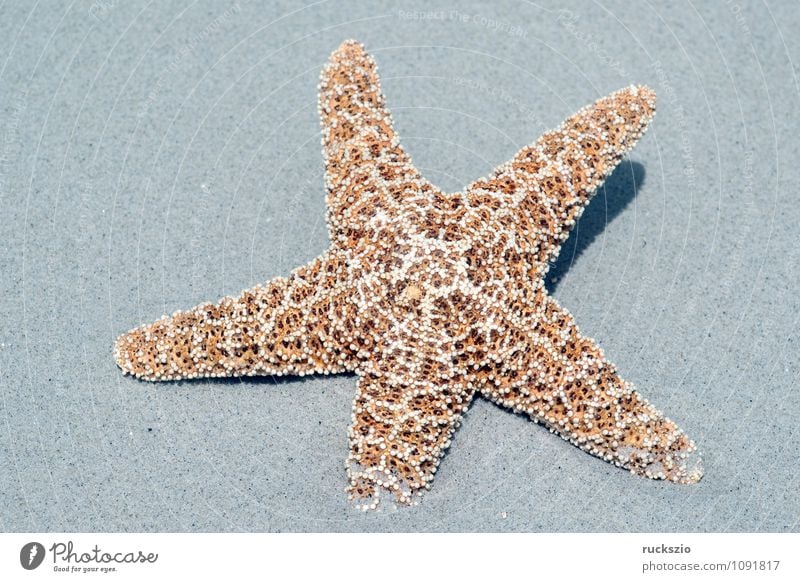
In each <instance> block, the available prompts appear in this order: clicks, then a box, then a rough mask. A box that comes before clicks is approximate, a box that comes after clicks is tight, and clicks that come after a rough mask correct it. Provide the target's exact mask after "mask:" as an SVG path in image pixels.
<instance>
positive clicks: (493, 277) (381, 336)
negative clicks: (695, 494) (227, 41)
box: [114, 41, 702, 509]
mask: <svg viewBox="0 0 800 582" xmlns="http://www.w3.org/2000/svg"><path fill="white" fill-rule="evenodd" d="M319 112H320V117H321V120H322V142H323V154H324V157H325V185H326V189H327V197H326V201H327V206H328V215H327V223H328V228H329V232H330V239H331V246H330V247H329V248H328V249H327V250H326V251H325V252H323V253H322V254H321V255H320V256H319V257H317V258H316V259H314V260H312V261H311V262H310V263H308V264H307V265H304V266H301V267H298V268H296V269H295V270H293V271H292V272H291V274H290V275H289V276H288V277H287V278H284V277H278V278H275V279H272V280H271V281H269V282H267V283H266V284H264V285H258V286H256V287H254V288H252V289H249V290H246V291H243V292H242V293H241V295H239V296H238V297H225V298H223V299H221V300H220V301H219V302H217V303H204V304H202V305H198V306H197V307H194V308H193V309H191V310H189V311H185V312H184V311H178V312H176V313H174V314H173V315H172V316H171V317H167V316H163V317H162V318H161V319H159V320H158V321H156V322H155V323H152V324H150V325H145V326H142V327H139V328H137V329H134V330H132V331H130V332H128V333H127V334H124V335H122V336H120V337H119V338H118V340H117V342H116V345H115V349H114V356H115V359H116V362H117V364H118V365H119V366H120V367H121V368H122V370H123V371H124V372H125V373H128V374H132V375H134V376H136V377H137V378H141V379H144V380H152V381H156V380H178V379H191V378H214V377H223V376H253V375H277V376H281V375H287V374H288V375H299V376H304V375H306V374H332V373H341V372H354V373H355V374H356V375H357V376H358V388H357V395H356V398H355V402H354V404H353V409H352V426H351V427H350V429H349V443H350V453H349V456H348V458H347V461H346V463H345V464H346V469H347V475H348V478H349V486H348V488H347V490H348V492H349V494H350V498H351V499H353V500H355V502H356V503H357V504H358V505H359V506H360V507H363V508H364V509H366V508H375V507H377V505H378V502H379V499H380V497H381V493H382V492H384V493H387V492H388V493H389V494H392V495H393V496H394V497H393V498H394V500H395V501H396V502H399V503H409V502H412V501H415V500H416V499H417V496H418V495H421V494H422V492H423V491H424V490H426V489H429V488H430V486H431V482H432V480H433V478H434V474H435V473H436V470H437V467H438V465H439V462H440V460H441V458H442V456H443V455H444V453H445V451H446V450H447V448H448V447H449V446H450V443H451V440H452V438H453V434H454V431H455V429H456V428H457V426H458V425H459V423H460V420H461V418H462V415H463V414H464V413H465V411H466V410H467V408H468V407H469V405H470V403H471V402H472V400H473V398H474V397H475V396H476V395H481V396H483V397H485V398H487V399H489V400H491V401H493V402H495V403H497V404H499V405H500V406H502V407H505V408H508V409H509V410H511V411H514V412H517V413H521V414H524V415H527V416H529V417H530V418H531V419H533V420H534V421H535V422H537V423H541V424H543V425H545V426H546V427H547V428H548V429H550V431H551V432H554V433H557V434H558V435H560V436H561V437H562V438H564V439H566V440H568V441H569V442H571V443H573V444H574V445H577V446H578V447H580V448H582V449H584V450H585V451H588V452H589V453H591V454H593V455H596V456H597V457H600V458H602V459H604V460H606V461H609V462H611V463H613V464H615V465H618V466H620V467H623V468H626V469H629V470H630V471H631V472H633V473H635V474H637V475H641V476H646V477H650V478H653V479H667V480H670V481H674V482H677V483H694V482H696V481H698V480H699V479H700V477H701V476H702V465H701V459H700V456H699V453H697V450H696V447H695V444H694V443H693V442H692V441H691V440H690V439H689V438H688V437H687V436H686V434H685V433H684V432H683V431H682V430H681V429H680V428H679V427H678V426H677V425H676V424H675V423H674V422H672V421H671V420H669V419H668V418H666V417H665V416H663V415H662V414H661V413H660V412H659V411H658V410H656V408H654V407H653V406H652V405H651V404H649V403H648V401H647V400H645V399H644V398H643V397H642V396H641V395H640V394H639V392H637V391H636V390H635V389H634V387H633V386H632V385H631V384H629V383H628V382H626V381H625V380H623V379H622V378H620V376H619V375H618V374H617V371H616V369H615V367H614V366H613V365H612V364H611V363H609V362H608V361H607V360H606V359H605V357H604V355H603V352H602V351H601V349H600V348H599V347H598V346H597V344H596V343H595V342H594V341H593V340H591V339H590V338H588V337H586V336H583V335H581V333H580V331H579V330H578V327H577V326H576V324H575V322H574V320H573V318H572V316H571V315H570V314H569V312H568V311H567V310H566V309H564V308H563V307H561V306H560V305H559V304H558V302H557V301H556V300H555V299H554V298H553V297H551V296H550V295H549V294H548V293H547V291H546V289H545V286H544V277H545V274H546V273H547V271H548V268H549V265H550V263H551V262H552V261H553V260H554V259H555V258H556V256H557V254H558V251H559V247H560V246H561V244H562V243H563V241H564V240H565V239H566V238H567V236H568V235H569V232H570V229H571V228H572V227H573V225H574V224H575V221H576V220H577V219H578V218H579V216H580V214H581V212H582V211H583V209H584V207H585V206H586V204H587V203H588V202H589V200H590V199H591V197H592V195H593V194H594V192H595V191H596V190H597V189H598V187H599V186H600V185H601V184H602V183H603V181H604V180H605V179H606V178H607V177H608V176H609V175H610V174H611V172H612V170H613V169H614V168H615V167H616V166H617V164H618V163H619V162H620V161H621V159H622V157H623V155H625V154H626V153H627V152H628V151H629V150H630V149H631V148H632V147H633V146H634V145H635V144H636V142H637V141H638V140H639V138H640V137H641V136H642V135H643V133H644V131H645V130H646V128H647V126H648V124H649V123H650V121H651V119H652V118H653V115H654V113H655V94H654V92H653V91H652V90H651V89H649V88H647V87H644V86H631V87H628V88H626V89H622V90H620V91H617V92H615V93H612V94H611V95H609V96H607V97H604V98H602V99H600V100H598V101H597V102H595V103H594V104H592V105H589V106H587V107H584V108H583V109H581V110H580V111H578V112H577V113H575V114H574V115H572V116H571V117H569V118H568V119H567V120H566V121H564V122H563V123H562V124H561V125H560V126H559V127H558V128H557V129H555V130H553V131H550V132H547V133H545V134H544V135H543V136H542V137H540V138H539V139H538V140H537V141H536V142H534V143H533V144H532V145H530V146H528V147H525V148H523V149H522V150H521V151H520V152H519V153H517V154H516V155H515V156H514V158H513V159H512V160H511V161H509V162H507V163H505V164H503V165H501V166H499V167H498V168H496V169H495V170H494V171H493V172H492V174H491V175H490V176H489V177H485V178H480V179H478V180H476V181H475V182H473V183H472V184H470V185H469V186H467V187H466V188H465V189H464V191H463V192H457V193H451V194H448V193H444V192H442V191H441V190H439V189H438V188H436V187H435V186H434V185H433V184H431V183H430V182H428V181H427V180H426V179H425V178H423V177H422V175H421V174H420V173H419V171H418V170H417V169H416V168H415V167H414V165H413V164H412V162H411V158H410V157H409V155H408V154H407V153H406V152H405V150H404V149H403V148H402V146H401V145H400V143H399V139H398V136H397V134H396V133H395V131H394V129H393V127H392V119H391V116H390V113H389V111H388V109H387V107H386V102H385V98H384V96H383V94H382V92H381V88H380V82H379V79H378V75H377V67H376V65H375V62H374V60H373V59H372V57H370V56H369V55H368V54H367V53H366V52H365V50H364V47H363V46H362V45H361V44H359V43H356V42H354V41H346V42H344V43H343V44H342V45H341V46H340V47H339V48H338V49H337V50H336V51H335V52H334V53H333V54H332V55H331V57H330V60H329V62H328V63H327V65H326V66H325V67H324V69H323V71H322V76H321V83H320V93H319Z"/></svg>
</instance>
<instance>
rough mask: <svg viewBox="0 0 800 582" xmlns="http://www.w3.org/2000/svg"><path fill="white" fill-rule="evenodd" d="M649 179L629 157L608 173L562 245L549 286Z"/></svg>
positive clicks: (548, 282) (551, 268) (558, 279)
mask: <svg viewBox="0 0 800 582" xmlns="http://www.w3.org/2000/svg"><path fill="white" fill-rule="evenodd" d="M644 179H645V170H644V166H643V165H642V164H640V163H639V162H633V161H630V160H626V161H625V162H623V163H621V164H620V165H619V166H617V169H616V170H614V172H613V173H612V174H611V175H610V176H609V177H608V179H607V180H606V182H605V184H604V185H603V187H602V188H600V190H599V191H598V192H597V194H596V195H595V197H594V199H593V200H592V201H591V202H590V203H589V205H588V206H586V210H584V212H583V215H581V218H580V220H578V222H577V223H576V225H575V229H574V230H573V231H572V234H571V235H570V237H569V238H568V239H567V240H566V242H565V243H564V245H563V246H562V247H561V252H560V253H559V255H558V259H556V261H555V262H554V263H553V264H551V265H550V271H549V272H548V273H547V278H546V286H547V290H548V291H550V292H552V291H553V290H554V289H555V288H556V287H557V286H558V283H559V281H561V280H562V279H563V278H564V275H566V274H567V271H569V269H570V267H571V266H572V264H573V263H574V262H575V259H577V258H578V257H580V256H581V254H583V252H584V251H585V250H586V249H587V248H588V247H589V245H590V244H592V243H593V242H594V240H595V239H596V238H597V237H598V236H600V234H601V233H602V232H603V229H604V228H605V227H606V225H607V224H608V223H609V222H611V221H612V220H614V218H616V217H617V216H619V215H620V214H621V213H622V211H623V210H624V209H625V207H627V206H628V204H630V203H631V201H632V200H633V199H634V198H636V194H637V193H638V189H639V188H641V186H642V184H643V183H644Z"/></svg>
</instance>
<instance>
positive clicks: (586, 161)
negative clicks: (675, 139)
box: [467, 86, 656, 264]
mask: <svg viewBox="0 0 800 582" xmlns="http://www.w3.org/2000/svg"><path fill="white" fill-rule="evenodd" d="M655 105H656V98H655V93H654V92H653V91H652V90H651V89H649V88H647V87H644V86H631V87H628V88H626V89H622V90H620V91H617V92H615V93H612V94H611V95H608V96H607V97H604V98H602V99H600V100H598V101H596V102H595V103H593V104H592V105H589V106H587V107H584V108H583V109H581V110H580V111H578V112H577V113H575V114H574V115H573V116H571V117H570V118H568V119H567V120H566V121H564V122H563V123H562V124H561V125H560V126H559V127H558V128H556V129H555V130H553V131H549V132H547V133H545V134H544V135H543V136H542V137H540V138H539V139H538V140H537V141H536V142H535V143H533V144H532V145H530V146H528V147H525V148H523V149H522V150H520V152H519V153H517V154H516V155H515V156H514V158H513V159H512V160H511V161H509V162H507V163H505V164H503V165H501V166H499V167H497V168H496V169H495V170H494V172H493V173H492V174H491V175H490V176H489V177H488V178H481V179H480V180H477V181H476V182H474V183H472V184H471V185H470V186H468V187H467V193H468V194H469V195H470V196H471V198H472V199H474V200H476V201H481V200H483V201H484V202H485V204H488V205H490V206H494V207H495V208H497V207H501V205H502V203H503V202H505V201H508V200H510V201H512V202H513V203H512V208H513V212H512V217H513V220H515V221H516V230H517V232H518V233H519V235H521V237H522V238H523V240H526V241H527V243H528V245H529V246H530V247H532V248H536V249H537V255H538V260H539V261H540V263H541V264H547V263H548V262H549V261H552V260H554V259H555V258H556V256H557V255H558V251H559V248H560V246H561V244H562V243H563V241H564V240H566V238H567V237H568V236H569V232H570V230H571V229H572V227H573V226H574V225H575V221H576V220H577V219H578V218H579V217H580V215H581V213H582V212H583V209H584V208H585V206H586V204H588V202H589V200H591V198H592V196H593V195H594V193H595V192H596V191H597V189H598V188H599V187H600V186H601V185H602V184H603V181H604V180H605V179H606V178H607V177H608V176H609V175H610V174H611V172H612V171H613V170H614V168H615V167H616V166H617V165H618V164H619V162H620V161H621V159H622V157H623V156H624V155H625V154H626V153H627V152H628V151H630V150H631V149H632V148H633V147H634V145H636V143H637V142H638V140H639V138H641V136H642V135H643V134H644V132H645V130H646V129H647V126H648V124H649V123H650V121H651V120H652V118H653V115H654V114H655Z"/></svg>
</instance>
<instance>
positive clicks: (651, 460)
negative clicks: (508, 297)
mask: <svg viewBox="0 0 800 582" xmlns="http://www.w3.org/2000/svg"><path fill="white" fill-rule="evenodd" d="M539 312H540V314H539V316H538V319H537V321H536V322H535V323H533V324H531V322H527V323H522V322H519V321H516V322H515V321H511V322H510V323H508V325H509V328H510V329H512V330H515V331H512V332H511V333H509V334H508V335H507V340H506V343H505V345H504V347H503V349H502V350H499V351H498V354H497V355H496V360H495V362H494V364H493V365H492V366H491V369H490V371H489V372H488V374H486V377H485V378H484V385H483V388H481V393H482V394H483V395H484V396H485V397H487V398H489V399H490V400H492V401H494V402H496V403H498V404H501V405H503V406H505V407H508V408H511V409H513V410H514V411H516V412H520V413H526V414H528V415H530V416H531V417H532V418H533V419H534V420H535V421H537V422H541V423H543V424H545V425H546V426H547V427H548V428H549V429H550V430H551V431H553V432H556V433H558V434H559V435H560V436H561V437H562V438H564V439H566V440H568V441H570V442H571V443H573V444H575V445H577V446H578V447H580V448H582V449H584V450H586V451H588V452H589V453H591V454H593V455H596V456H598V457H600V458H602V459H604V460H606V461H609V462H612V463H614V464H616V465H618V466H621V467H624V468H627V469H629V470H630V471H631V472H633V473H635V474H638V475H643V476H647V477H650V478H652V479H669V480H671V481H674V482H677V483H695V482H697V481H699V480H700V478H701V477H702V474H703V470H702V463H701V458H700V455H699V453H697V450H696V447H695V444H694V442H692V441H691V440H690V439H689V438H688V437H687V436H686V434H684V432H683V431H682V430H681V429H680V428H678V426H677V425H676V424H675V423H674V422H672V421H671V420H669V419H668V418H666V417H664V416H663V415H662V414H661V413H660V412H659V411H658V410H656V409H655V408H654V407H653V406H652V405H651V404H650V403H648V402H647V400H645V399H644V398H643V397H642V396H641V395H640V394H639V393H638V392H637V391H636V390H634V388H633V387H632V386H631V385H630V384H629V383H628V382H626V381H624V380H623V379H622V378H620V376H619V375H618V374H617V371H616V369H615V368H614V366H613V365H612V364H611V363H609V362H608V361H607V360H606V359H605V358H604V356H603V352H602V350H601V349H600V348H599V347H598V346H597V345H596V344H595V343H594V341H592V340H591V339H589V338H587V337H584V336H582V335H581V334H580V332H579V330H578V327H577V326H576V325H575V323H574V320H573V318H572V316H571V315H570V314H569V313H568V312H567V311H566V310H565V309H563V308H562V307H560V306H559V305H558V303H557V302H556V301H555V299H553V298H551V297H549V296H547V295H544V296H543V302H542V308H541V309H540V310H539Z"/></svg>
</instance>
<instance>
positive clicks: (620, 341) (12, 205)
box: [0, 0, 800, 532]
mask: <svg viewBox="0 0 800 582" xmlns="http://www.w3.org/2000/svg"><path fill="white" fill-rule="evenodd" d="M563 10H567V11H566V12H565V11H563ZM798 29H800V16H799V12H798V10H797V8H796V6H795V3H794V2H788V1H787V2H778V1H774V0H770V1H768V2H762V1H753V2H748V1H745V0H733V1H730V2H725V1H720V2H688V1H674V2H637V3H630V2H622V1H617V0H614V1H610V0H605V1H604V2H597V3H596V2H567V3H563V2H554V1H549V0H542V1H541V2H511V1H508V2H493V3H491V5H489V3H484V2H458V3H455V2H452V3H436V5H435V7H431V6H429V5H428V3H423V2H419V3H366V2H338V1H329V2H324V1H323V2H318V3H315V4H309V5H306V6H304V5H302V4H298V3H290V2H283V1H281V2H264V3H256V2H246V1H243V0H240V1H239V2H238V3H236V2H231V3H228V2H152V3H145V2H120V1H116V2H115V1H113V0H106V1H103V0H96V1H94V2H91V1H86V2H74V3H71V4H67V3H61V2H55V1H52V2H39V3H36V4H35V6H34V3H32V2H31V3H29V2H15V1H6V2H5V3H3V5H2V7H1V8H0V135H2V138H1V139H0V202H1V206H0V241H1V242H0V318H2V319H1V322H2V325H1V326H0V530H2V531H29V530H48V531H51V530H52V531H55V530H71V531H72V530H76V531H91V530H102V531H229V530H233V531H387V530H388V531H659V530H664V531H779V532H780V531H797V530H798V528H799V527H800V525H799V524H800V502H799V501H798V498H799V497H800V496H798V492H799V491H800V479H799V478H798V449H799V448H800V432H799V431H798V420H797V419H798V413H799V412H800V391H798V382H797V378H798V374H799V373H800V365H799V363H798V347H799V345H800V344H799V342H800V338H799V337H798V332H797V323H798V308H800V298H798V285H797V282H798V275H800V244H798V233H797V226H798V220H799V219H800V210H798V194H797V184H798V183H800V163H798V161H797V155H798V150H800V147H799V146H800V140H799V139H798V129H799V128H798V111H800V108H798V105H800V92H799V91H798V89H799V88H800V85H799V84H798V78H797V75H798V71H797V69H796V65H797V63H798V62H800V37H798V35H797V34H796V31H797V30H798ZM347 38H356V39H358V40H361V41H362V42H364V43H365V44H366V45H367V48H368V50H369V51H370V52H371V53H372V54H374V55H375V57H376V59H377V60H378V64H379V66H380V71H381V74H382V79H383V88H384V91H385V93H386V95H387V99H388V102H389V105H390V107H391V108H392V110H393V112H394V117H395V124H396V127H397V129H398V131H399V133H400V135H401V137H402V139H403V142H404V144H405V145H406V147H407V149H408V150H409V151H410V153H411V154H412V156H413V157H414V160H415V162H416V163H417V165H418V166H419V167H420V168H421V169H422V170H423V171H424V173H425V174H426V175H427V176H428V177H429V178H430V179H432V180H433V181H434V182H436V183H437V184H439V185H440V186H442V187H443V188H444V189H446V190H449V191H453V190H458V189H460V188H461V187H462V186H464V185H465V184H467V183H468V182H470V181H471V180H473V179H474V178H476V177H478V176H481V175H484V174H486V173H488V172H489V171H490V169H491V168H493V167H494V166H495V165H497V164H499V163H501V162H503V161H505V160H507V159H508V158H509V157H511V156H512V155H513V154H514V153H515V152H516V151H517V150H518V149H519V148H520V147H522V146H524V145H526V144H528V143H530V142H531V141H533V140H534V139H535V138H536V137H537V136H538V135H539V134H540V133H542V131H544V130H545V129H547V128H550V127H553V126H555V125H557V124H558V123H559V122H560V121H561V120H562V119H563V118H564V117H566V116H567V115H568V114H570V113H572V112H573V111H575V110H576V109H577V108H579V107H581V106H582V105H584V104H586V103H589V102H591V101H593V100H594V99H596V98H598V97H600V96H602V95H605V94H607V93H609V92H611V91H613V90H615V89H618V88H620V87H623V86H626V85H628V84H630V83H647V84H649V85H651V86H652V87H654V88H655V89H656V90H657V92H658V94H659V99H660V101H659V112H658V115H657V116H656V120H655V122H654V124H653V125H652V127H651V129H650V131H649V133H648V134H647V136H646V137H645V138H644V139H643V141H642V142H641V143H640V145H639V146H638V147H637V148H636V150H635V151H634V152H633V153H632V155H631V157H630V161H629V162H625V163H623V164H622V166H621V167H620V168H619V169H618V170H617V172H616V173H615V174H614V175H613V176H612V178H611V179H610V180H609V182H608V185H607V187H606V188H605V190H604V191H602V192H600V194H599V195H598V196H597V198H596V199H595V201H593V202H592V204H591V206H590V208H589V210H587V213H586V214H585V215H584V218H583V219H582V220H581V221H580V224H579V226H578V228H577V230H576V232H575V233H574V234H573V236H572V238H571V239H570V241H569V242H568V243H567V244H566V245H565V247H564V249H563V251H562V255H561V257H560V259H559V262H558V263H557V264H556V266H555V267H554V269H553V271H552V273H551V274H552V277H551V278H550V280H549V281H548V285H549V287H550V288H551V289H552V290H553V292H554V294H555V295H556V297H557V298H558V299H559V300H560V301H561V303H562V304H563V305H564V306H566V307H567V308H568V309H570V310H571V311H572V313H573V314H574V315H575V317H576V319H577V321H578V322H579V324H580V326H581V329H582V330H583V332H584V333H586V334H587V335H589V336H592V337H594V338H596V339H597V340H598V341H599V342H600V344H601V345H602V346H603V348H604V350H605V352H606V354H607V356H608V357H609V358H610V359H611V360H612V361H614V362H615V363H616V364H617V366H618V367H619V369H620V370H621V372H622V374H623V376H624V377H625V378H627V379H629V380H630V381H631V382H633V383H634V384H636V385H637V386H638V387H639V389H640V390H641V391H642V393H643V394H644V395H645V396H646V397H647V398H648V399H650V400H651V401H653V402H654V403H655V404H656V405H657V406H658V407H659V408H661V409H663V410H665V411H666V412H667V414H668V415H669V416H670V417H672V418H674V419H675V420H676V421H678V422H679V424H680V425H681V426H682V427H684V428H685V429H686V431H687V432H688V433H689V434H690V435H691V436H692V437H693V438H694V439H695V440H696V441H697V443H698V444H699V446H700V448H701V449H702V451H703V453H704V459H705V466H706V476H705V478H704V479H703V480H702V482H701V483H700V484H698V485H696V486H693V487H682V486H676V485H673V484H669V483H663V482H652V481H648V480H643V479H638V478H634V477H632V476H631V475H629V474H628V473H626V472H624V471H621V470H619V469H616V468H614V467H612V466H611V465H608V464H606V463H604V462H602V461H600V460H597V459H595V458H593V457H591V456H589V455H587V454H586V453H584V452H581V451H580V450H578V449H576V448H574V447H572V446H571V445H569V444H567V443H566V442H564V441H562V440H560V439H558V438H556V437H555V436H553V435H550V434H549V433H548V432H547V431H546V430H544V429H543V428H541V427H539V426H537V425H535V424H533V423H532V422H530V421H528V420H526V419H525V418H522V417H520V416H514V415H512V414H509V413H507V412H505V411H504V410H501V409H499V408H497V407H495V406H493V405H491V404H490V403H488V402H486V401H483V400H478V401H477V402H476V403H475V404H474V406H473V407H472V408H471V410H470V411H469V413H468V414H467V416H466V418H465V420H464V423H463V425H462V427H461V429H460V430H459V431H458V432H457V434H456V437H455V439H454V441H453V445H452V447H451V449H450V451H449V453H448V454H447V456H446V458H445V459H444V461H443V463H442V465H441V468H440V471H439V473H438V474H437V477H436V480H435V482H434V486H433V489H432V490H431V491H430V492H429V493H428V494H427V495H426V496H425V497H424V499H423V501H422V503H421V504H420V505H419V506H417V507H414V508H411V509H407V508H400V509H397V508H391V507H388V506H387V507H385V508H384V510H383V511H382V512H379V513H370V514H365V515H364V514H361V513H359V512H357V511H356V510H354V509H352V508H351V507H350V506H349V504H348V502H347V500H346V496H345V494H344V487H345V472H344V459H345V457H346V455H347V427H348V424H349V420H350V405H351V400H352V398H353V395H354V391H355V378H354V377H352V376H337V377H324V378H305V379H302V380H301V379H282V380H278V379H274V378H269V377H267V378H262V379H255V380H252V379H249V380H243V381H240V380H229V381H196V382H180V383H173V384H149V383H141V382H137V381H135V380H133V379H131V378H129V377H123V376H122V374H121V373H120V372H119V370H118V369H117V367H116V366H115V364H114V362H113V360H112V355H111V347H112V343H113V340H114V338H115V337H116V336H117V335H118V334H120V333H122V332H124V331H126V330H128V329H130V328H131V327H134V326H136V325H139V324H141V323H145V322H149V321H151V320H154V319H156V318H157V317H159V316H161V315H162V314H163V313H171V312H172V311H174V310H176V309H179V308H188V307H191V306H192V305H194V304H196V303H199V302H202V301H205V300H212V299H213V300H216V299H218V298H219V297H220V296H222V295H225V294H236V293H238V292H239V291H240V290H241V289H243V288H246V287H250V286H252V285H254V284H256V283H259V282H263V281H266V280H268V279H270V278H271V277H274V276H276V275H286V274H287V273H288V272H289V271H290V270H291V269H292V268H293V267H294V266H296V265H299V264H301V263H304V262H306V261H308V260H310V259H311V258H313V257H314V256H316V255H317V254H319V253H320V252H321V251H323V250H324V249H325V247H326V245H327V241H328V235H327V232H326V227H325V220H324V217H325V205H324V191H323V167H322V158H321V155H320V134H319V122H318V119H317V112H316V89H317V82H318V76H319V72H320V68H321V67H322V65H323V63H324V62H325V61H326V59H327V57H328V55H329V54H330V52H331V51H332V50H334V49H335V48H336V47H337V46H338V45H339V43H340V42H341V41H342V40H344V39H347Z"/></svg>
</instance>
